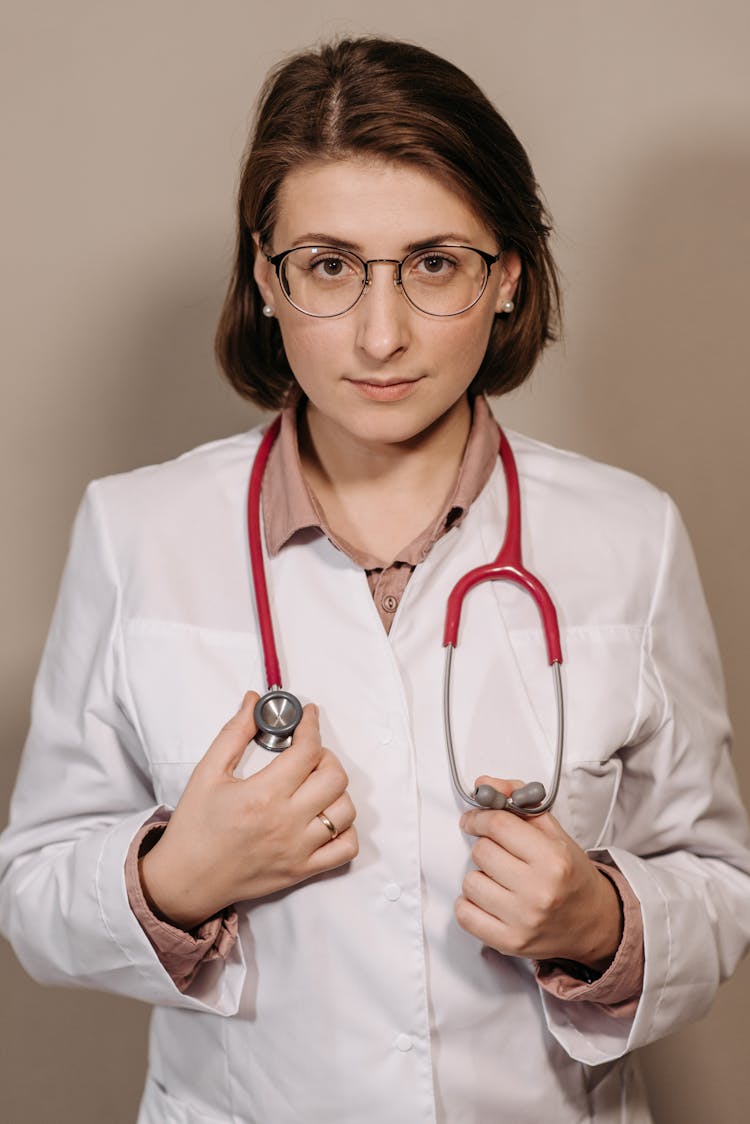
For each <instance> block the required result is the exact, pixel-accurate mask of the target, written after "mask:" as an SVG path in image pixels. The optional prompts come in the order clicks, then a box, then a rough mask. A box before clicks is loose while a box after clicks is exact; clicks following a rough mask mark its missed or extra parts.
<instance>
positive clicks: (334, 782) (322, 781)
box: [294, 749, 349, 817]
mask: <svg viewBox="0 0 750 1124" xmlns="http://www.w3.org/2000/svg"><path fill="white" fill-rule="evenodd" d="M348 784H349V778H348V776H347V775H346V770H345V769H344V767H343V765H342V764H341V762H340V761H339V759H338V758H337V757H336V756H335V755H334V754H333V753H331V751H330V750H329V749H324V750H323V756H322V758H321V760H320V762H319V763H318V765H317V767H316V768H315V769H313V771H312V772H311V773H310V774H309V776H307V777H305V779H304V781H302V783H301V784H300V786H299V788H298V789H297V791H296V793H295V794H294V799H295V801H296V802H297V803H298V805H299V807H300V808H301V809H302V810H304V812H305V813H306V814H307V815H308V816H309V817H312V816H314V815H315V814H316V813H317V812H319V811H320V809H321V808H326V807H327V806H328V805H329V804H332V803H333V802H334V800H338V798H339V797H340V796H341V794H342V793H344V792H346V787H347V785H348Z"/></svg>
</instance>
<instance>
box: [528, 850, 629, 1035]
mask: <svg viewBox="0 0 750 1124" xmlns="http://www.w3.org/2000/svg"><path fill="white" fill-rule="evenodd" d="M594 865H595V866H596V867H597V868H598V869H599V870H600V871H601V872H602V874H604V875H606V877H607V878H609V880H610V882H612V884H613V885H614V887H615V889H616V890H617V893H618V895H619V898H620V904H621V907H622V937H621V938H620V944H619V947H618V949H617V952H616V953H615V957H614V960H613V961H612V963H611V964H610V966H609V967H608V968H607V970H606V972H603V973H602V975H601V976H599V977H598V979H595V980H593V981H592V982H590V983H588V982H586V981H581V980H580V979H576V978H575V977H574V976H573V975H571V974H570V973H569V972H567V971H565V969H564V968H561V967H560V966H559V965H558V964H557V963H556V962H555V961H554V960H541V961H537V964H536V969H535V971H536V978H537V981H538V983H539V986H540V987H543V988H544V990H545V991H548V992H549V993H550V994H551V995H554V996H556V997H557V998H558V999H565V1000H568V1001H570V1002H581V1001H586V1002H588V1003H596V1004H597V1005H598V1006H599V1007H600V1008H601V1009H602V1010H603V1011H606V1012H607V1014H609V1015H612V1016H613V1017H614V1018H618V1019H626V1018H632V1016H633V1015H634V1014H635V1010H636V1007H637V1006H638V1000H639V999H640V996H641V989H642V987H643V967H644V953H643V918H642V916H641V907H640V903H639V902H638V898H637V897H636V896H635V894H634V893H633V890H632V889H631V887H630V883H629V882H628V880H627V878H625V876H624V875H623V874H622V873H621V872H620V871H619V870H618V869H617V867H614V866H605V865H604V864H603V863H598V862H597V863H595V864H594Z"/></svg>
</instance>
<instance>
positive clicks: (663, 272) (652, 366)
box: [573, 129, 750, 1124]
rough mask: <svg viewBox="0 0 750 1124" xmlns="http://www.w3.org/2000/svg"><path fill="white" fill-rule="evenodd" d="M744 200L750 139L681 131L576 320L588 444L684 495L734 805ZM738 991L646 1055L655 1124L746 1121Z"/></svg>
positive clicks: (744, 383)
mask: <svg viewBox="0 0 750 1124" xmlns="http://www.w3.org/2000/svg"><path fill="white" fill-rule="evenodd" d="M717 134H720V130H719V129H717ZM670 150H671V151H670ZM748 198H750V147H749V148H747V149H746V150H745V151H744V152H742V151H737V150H736V148H732V149H722V148H721V147H720V146H718V145H717V143H716V141H715V138H714V137H711V138H708V139H707V141H706V143H705V145H703V146H701V144H700V143H697V142H696V139H695V137H694V136H693V137H691V138H690V148H689V151H686V150H680V149H679V148H675V147H674V146H673V145H667V144H665V146H664V147H663V149H662V150H661V151H660V152H659V153H658V154H657V155H656V157H655V159H653V161H652V163H651V166H650V167H649V168H648V169H647V170H646V171H645V173H644V174H642V176H641V177H640V179H639V180H638V179H636V181H635V182H634V183H632V184H631V185H629V187H628V193H627V198H626V199H625V200H624V206H622V209H621V211H620V213H619V215H617V216H616V217H615V219H614V221H613V222H612V223H611V227H610V237H609V240H608V244H607V245H606V247H604V257H603V259H602V276H601V277H600V278H598V279H597V280H598V281H599V282H600V283H599V284H597V283H596V280H595V282H594V284H593V285H592V286H591V290H590V291H592V292H593V293H595V294H596V297H595V299H594V301H593V303H592V304H590V306H589V307H588V308H587V309H585V310H584V311H583V313H582V314H581V319H580V320H579V321H578V323H577V325H576V334H577V337H578V339H580V341H581V345H580V347H579V348H577V349H576V354H577V357H578V363H577V367H576V371H575V379H576V401H575V404H574V407H573V408H574V409H575V411H576V415H577V416H576V419H575V425H576V427H577V428H578V429H579V430H580V432H581V433H582V434H583V438H584V442H585V447H586V449H587V451H590V452H591V453H592V455H594V456H597V457H601V459H604V460H609V461H613V462H615V463H618V464H622V465H626V466H627V467H629V468H632V469H633V470H634V471H636V472H638V473H639V474H641V475H643V476H646V477H647V478H649V479H651V480H653V481H654V482H655V483H657V484H659V485H660V486H661V487H663V488H665V489H666V490H667V491H669V492H670V493H671V494H672V495H673V496H674V497H675V499H676V500H677V502H678V504H679V505H680V508H681V510H682V513H683V516H684V518H685V521H686V523H687V525H688V528H689V530H690V533H691V537H692V539H693V544H694V546H695V550H696V554H697V556H698V561H699V565H700V568H701V574H702V577H703V581H704V585H705V587H706V592H707V596H708V600H709V603H710V606H711V610H712V613H713V616H714V621H715V624H716V628H717V632H718V634H719V640H720V645H721V649H722V656H723V660H724V667H725V673H726V675H727V683H728V691H729V699H730V706H731V711H732V715H733V720H734V724H735V729H736V734H737V743H736V744H737V749H736V751H735V760H736V766H737V768H738V770H739V771H740V776H741V779H742V781H743V782H744V783H743V789H744V792H745V796H746V799H747V797H748V795H750V766H749V764H748V756H747V751H746V749H745V747H746V746H747V745H748V742H749V741H750V704H749V701H748V692H747V686H746V682H745V676H746V670H747V658H746V657H747V642H746V637H747V635H748V631H749V630H750V609H749V608H748V599H747V596H746V595H745V592H744V591H745V587H746V578H747V573H746V571H747V563H746V559H747V557H748V553H749V552H750V532H749V531H748V526H747V523H748V519H747V513H748V482H749V481H750V442H749V441H748V432H747V431H748V419H749V418H750V384H749V383H748V374H750V352H749V351H748V343H747V341H748V332H747V319H748V311H747V303H748V293H750V284H749V282H750V274H749V272H748V263H749V262H750V219H749V218H748V208H747V200H748ZM683 936H685V937H687V934H684V935H683ZM675 939H677V940H679V939H680V934H679V933H678V934H675ZM749 1001H750V965H749V964H748V963H747V962H745V963H744V964H743V965H742V967H741V969H740V972H739V974H738V976H737V977H736V978H735V980H734V982H733V983H731V984H730V985H728V987H727V988H726V990H722V992H721V994H720V997H719V1000H718V1002H717V1004H716V1006H715V1008H714V1009H713V1011H712V1012H711V1014H710V1015H709V1016H708V1017H707V1018H706V1019H704V1020H702V1021H701V1022H700V1023H698V1024H696V1025H694V1026H692V1027H690V1028H688V1029H687V1030H685V1031H683V1032H681V1033H680V1034H679V1035H677V1036H676V1037H674V1038H671V1039H668V1040H666V1041H665V1042H663V1043H659V1044H658V1045H655V1046H653V1047H651V1048H650V1049H649V1050H647V1051H645V1056H644V1062H645V1071H646V1075H647V1081H648V1085H649V1094H650V1097H651V1101H652V1106H653V1110H654V1115H655V1119H656V1120H657V1121H658V1122H659V1124H678V1122H679V1124H703V1122H705V1121H706V1120H721V1121H722V1124H744V1122H745V1121H747V1120H748V1119H749V1118H750V1116H749V1113H750V1072H749V1071H748V1067H747V1044H746V1012H747V1007H748V1002H749Z"/></svg>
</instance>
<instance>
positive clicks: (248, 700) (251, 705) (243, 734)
mask: <svg viewBox="0 0 750 1124" xmlns="http://www.w3.org/2000/svg"><path fill="white" fill-rule="evenodd" d="M259 698H260V695H259V694H258V693H257V691H248V692H247V693H246V694H245V697H244V698H243V700H242V703H241V705H240V709H239V710H238V711H237V713H236V714H233V715H232V717H231V718H230V719H229V721H228V722H227V723H225V725H224V726H222V728H221V730H219V733H218V734H217V735H216V737H215V738H214V740H213V741H212V742H211V745H210V746H209V747H208V749H207V751H206V753H205V755H204V757H203V760H202V761H201V765H202V766H204V767H206V768H209V769H212V770H215V771H216V772H221V773H232V772H233V771H234V769H235V768H236V766H237V765H238V764H239V762H240V758H241V757H242V755H243V753H244V752H245V750H246V749H247V747H248V744H249V743H250V742H251V741H252V740H253V738H254V737H255V734H256V732H257V729H258V728H257V726H256V725H255V718H254V717H253V711H254V710H255V704H256V703H257V701H258V699H259Z"/></svg>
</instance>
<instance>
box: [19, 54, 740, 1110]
mask: <svg viewBox="0 0 750 1124" xmlns="http://www.w3.org/2000/svg"><path fill="white" fill-rule="evenodd" d="M239 212H240V213H239V239H238V249H237V258H236V265H235V271H234V276H233V279H232V283H231V286H230V290H229V294H228V296H227V301H226V304H225V308H224V312H223V315H222V320H221V324H220V328H219V334H218V354H219V357H220V360H221V363H222V365H223V367H224V370H225V371H226V373H227V375H228V376H229V378H230V380H231V381H232V383H233V384H234V386H235V387H236V389H238V390H239V391H240V393H242V394H244V395H246V396H247V397H249V398H251V399H252V400H253V401H254V402H256V403H258V404H259V405H261V406H264V407H268V408H271V409H274V410H277V409H279V408H282V411H283V412H282V415H281V425H280V432H279V435H278V437H277V439H276V441H275V443H274V445H273V447H272V449H271V451H270V456H269V460H268V463H267V465H266V468H265V471H264V473H263V477H262V496H261V499H262V505H261V506H262V512H261V514H262V525H263V540H264V549H263V554H264V557H263V560H262V565H261V564H260V563H259V561H258V560H257V559H256V562H255V565H254V566H253V572H252V574H251V572H250V568H249V566H248V561H247V539H246V529H245V522H244V519H245V503H246V489H247V481H248V474H249V472H250V468H251V466H252V465H253V463H254V462H255V458H256V454H257V452H258V449H259V446H260V445H261V438H262V432H261V430H260V429H259V430H254V431H251V432H250V433H248V434H243V435H241V436H239V437H237V438H233V439H229V440H225V441H219V442H215V443H213V444H211V445H207V446H204V447H202V448H199V449H197V450H195V451H194V452H192V453H190V454H188V455H186V456H185V457H182V458H180V459H178V460H177V461H175V462H172V463H169V464H166V465H162V466H158V467H152V468H146V469H142V470H139V471H137V472H134V473H130V474H127V475H125V476H120V477H112V478H109V479H107V480H104V481H99V482H97V483H95V484H94V485H92V486H91V487H90V488H89V490H88V492H87V496H86V499H85V501H84V503H83V505H82V508H81V511H80V513H79V517H78V520H77V524H76V529H75V532H74V538H73V545H72V548H71V554H70V558H69V561H68V564H67V567H66V572H65V576H64V580H63V586H62V590H61V594H60V600H59V603H58V607H57V610H56V614H55V618H54V621H53V624H52V629H51V633H50V638H49V641H48V646H47V649H46V652H45V656H44V660H43V664H42V668H41V670H40V675H39V679H38V682H37V687H36V691H35V698H34V713H33V722H32V729H31V732H30V735H29V740H28V744H27V747H26V750H25V755H24V759H23V765H22V770H21V775H20V778H19V782H18V786H17V789H16V794H15V797H14V804H13V809H12V819H11V824H10V827H9V828H8V830H7V831H6V834H5V836H4V839H3V847H2V863H3V882H2V916H3V919H4V927H5V931H6V932H7V934H8V936H9V938H10V939H11V940H12V942H13V944H14V947H15V948H16V951H17V953H18V955H19V957H20V958H21V959H22V961H23V963H24V964H25V965H26V967H27V968H28V970H29V971H30V972H31V973H32V974H33V975H34V976H36V977H37V978H38V979H40V980H43V981H47V982H54V983H70V984H81V985H84V986H92V987H102V988H105V989H107V990H111V991H115V992H119V993H122V994H126V995H130V996H133V997H137V998H142V999H144V1000H146V1001H147V1002H150V1003H153V1004H154V1005H155V1006H156V1010H155V1012H154V1017H153V1023H152V1039H151V1051H150V1071H149V1077H148V1083H147V1087H146V1091H145V1094H144V1098H143V1102H142V1106H141V1113H140V1116H139V1120H140V1121H141V1122H142V1124H147V1122H156V1121H159V1122H162V1121H165V1120H174V1121H185V1122H188V1121H189V1122H198V1121H209V1122H210V1121H214V1122H219V1121H225V1122H228V1121H243V1122H244V1121H263V1122H264V1124H265V1122H268V1121H273V1122H274V1124H277V1122H280V1124H285V1122H293V1121H294V1122H296V1121H305V1122H309V1121H326V1122H328V1121H340V1122H342V1124H343V1122H347V1124H349V1122H357V1124H359V1122H372V1124H376V1122H377V1124H383V1122H386V1121H387V1122H388V1124H401V1122H403V1124H413V1122H414V1121H417V1120H422V1119H424V1120H436V1121H437V1120H440V1121H449V1122H451V1124H453V1122H455V1121H462V1122H463V1121H467V1122H469V1121H470V1122H477V1124H480V1122H481V1124H484V1122H489V1121H495V1120H498V1119H504V1120H512V1121H526V1120H528V1121H531V1120H534V1121H537V1120H538V1119H540V1118H541V1119H549V1118H552V1119H554V1120H555V1121H559V1122H567V1121H571V1122H573V1121H576V1122H577V1121H583V1120H589V1119H594V1120H597V1121H615V1120H617V1121H621V1120H624V1119H626V1120H628V1121H645V1120H648V1119H649V1117H648V1110H647V1107H646V1104H645V1101H644V1098H643V1093H642V1089H641V1086H640V1083H639V1081H638V1078H637V1073H636V1071H635V1070H634V1068H633V1066H632V1064H631V1061H630V1059H629V1057H628V1053H629V1051H631V1050H632V1049H633V1048H634V1047H636V1046H639V1045H642V1044H644V1043H645V1042H648V1041H650V1040H652V1039H654V1038H656V1037H658V1036H660V1035H662V1034H665V1033H667V1032H668V1031H670V1030H672V1029H674V1028H675V1027H677V1026H679V1025H681V1024H682V1023H684V1022H685V1021H686V1020H689V1019H691V1018H695V1017H698V1016H699V1015H701V1014H702V1013H703V1012H704V1011H705V1010H706V1009H707V1007H708V1005H709V1003H710V1001H711V998H712V996H713V994H714V992H715V989H716V986H717V984H718V982H719V980H720V979H722V978H724V977H725V976H727V975H728V974H729V973H730V972H731V971H732V969H733V967H734V966H735V964H736V963H737V961H738V959H739V957H740V956H741V955H742V954H743V952H744V951H745V948H746V944H747V937H748V933H749V932H750V893H749V886H750V883H749V880H748V875H749V874H750V851H749V848H748V829H747V822H746V819H745V816H744V813H743V811H742V808H741V805H740V803H739V799H738V796H737V793H736V787H735V783H734V780H733V775H732V771H731V765H730V763H729V758H728V752H727V739H728V726H727V720H726V715H725V708H724V701H723V691H722V684H721V675H720V671H719V668H718V658H717V654H716V650H715V644H714V640H713V634H712V630H711V626H710V622H709V620H708V617H707V613H706V608H705V604H704V601H703V598H702V594H701V591H700V586H699V582H698V578H697V574H696V570H695V565H694V561H693V558H692V554H691V551H690V547H689V544H688V542H687V538H686V535H685V532H684V529H683V528H682V525H681V523H680V520H679V517H678V515H677V513H676V511H675V509H674V507H673V505H672V504H671V502H670V501H669V500H668V499H667V498H666V497H665V496H664V495H663V494H661V493H659V492H657V491H656V490H655V489H653V488H652V487H650V486H649V485H647V484H645V483H644V482H642V481H640V480H638V479H636V478H635V477H632V476H630V475H629V474H627V473H623V472H621V471H618V470H615V469H612V468H608V467H606V466H602V465H596V464H593V463H591V462H589V461H586V460H584V459H583V458H579V457H576V456H573V455H570V454H566V453H561V452H559V451H557V450H554V449H550V448H548V447H546V446H543V445H540V444H539V443H537V442H533V441H529V440H527V439H525V438H521V437H519V436H516V435H513V436H511V438H510V439H508V438H507V437H505V436H503V437H502V438H500V436H499V434H498V430H497V427H496V425H495V423H494V421H493V420H492V417H491V415H490V413H489V409H488V406H487V403H486V400H485V397H484V395H486V394H496V395H497V394H502V393H504V392H505V391H507V390H509V389H511V388H512V387H515V386H518V385H519V384H520V383H521V382H522V381H523V380H524V379H525V378H526V377H527V376H528V375H529V373H530V371H531V370H532V368H533V366H534V363H535V361H536V359H537V358H538V356H539V353H540V351H541V350H542V348H543V347H544V345H545V344H546V343H547V341H548V340H550V339H551V338H552V337H553V333H554V325H555V317H556V310H557V281H556V274H555V268H554V264H553V262H552V259H551V257H550V253H549V249H548V235H549V228H548V224H547V221H546V216H545V213H544V209H543V207H542V205H541V203H540V200H539V196H538V192H537V189H536V185H535V182H534V178H533V173H532V171H531V168H530V166H529V163H528V160H527V158H526V156H525V153H524V152H523V149H522V148H521V146H520V144H519V143H518V141H517V139H516V138H515V137H514V135H513V134H512V132H511V131H510V129H509V128H508V126H507V125H506V124H505V122H504V121H503V120H502V119H501V118H500V117H499V116H498V114H497V113H496V111H495V110H494V109H493V108H492V106H491V105H489V103H488V102H487V100H486V99H485V98H484V96H483V95H482V94H481V92H480V91H479V90H478V89H477V87H476V86H475V85H474V84H473V83H472V82H471V81H470V80H469V79H468V78H467V77H466V76H465V75H463V74H462V73H461V72H460V71H458V70H456V69H455V68H454V67H453V66H451V65H450V64H449V63H447V62H445V61H444V60H441V59H439V58H437V57H436V56H434V55H432V54H430V53H429V52H426V51H423V50H421V49H419V48H416V47H411V46H408V45H406V44H402V43H393V42H384V41H381V40H373V39H364V40H354V41H344V42H340V43H338V44H336V45H333V46H329V47H325V48H323V49H322V50H321V51H320V52H309V53H305V54H303V55H301V56H299V57H297V58H295V59H292V60H291V61H290V62H287V63H285V64H284V65H283V66H281V67H280V68H279V69H278V70H277V71H276V72H275V73H274V74H273V75H272V76H271V78H270V79H269V81H268V83H267V85H266V88H265V90H264V92H263V95H262V98H261V104H260V109H259V113H258V120H257V126H256V131H255V135H254V138H253V140H252V143H251V145H250V148H249V151H248V155H247V158H246V162H245V167H244V172H243V177H242V182H241V186H240V200H239ZM263 428H264V427H263ZM499 447H500V449H501V452H503V451H504V453H505V455H506V456H507V452H508V449H510V450H511V452H512V453H513V455H514V457H515V462H516V463H517V466H518V472H519V476H520V487H521V502H522V512H523V532H524V546H525V561H526V564H527V565H528V567H529V569H531V570H532V571H533V572H534V573H535V574H536V575H537V576H538V577H539V578H540V579H541V581H543V582H544V583H545V585H548V586H549V589H550V591H551V593H552V596H553V597H554V600H555V604H556V607H557V613H558V616H559V620H560V625H561V638H562V646H563V653H564V660H565V662H564V664H563V681H564V694H565V700H566V704H567V705H566V711H565V713H566V725H567V748H566V758H565V764H564V768H563V773H562V778H561V783H560V787H559V792H558V795H557V800H556V803H555V805H554V813H550V812H547V813H542V814H539V815H534V814H533V813H534V811H535V808H534V807H531V808H527V809H526V813H525V814H515V815H513V814H511V813H510V811H508V810H507V809H505V810H503V809H501V808H500V807H499V805H501V804H502V803H503V800H502V799H501V798H496V799H495V800H494V803H495V805H496V806H495V807H477V806H475V805H474V804H471V805H467V804H466V803H464V802H463V801H462V800H461V799H460V798H459V796H458V795H457V793H456V791H455V789H454V787H453V785H452V779H451V771H450V768H449V763H448V759H447V757H446V754H445V751H444V749H443V739H444V730H443V716H442V708H441V696H442V685H441V684H442V674H443V652H442V638H443V623H444V619H445V605H446V601H447V599H448V596H449V594H450V593H451V590H452V589H453V588H454V586H455V584H456V582H457V581H458V580H459V579H460V578H461V576H462V575H463V574H465V573H466V572H467V571H470V570H472V569H473V568H474V567H476V566H478V565H479V564H481V563H483V562H486V561H489V560H491V559H492V558H494V557H495V555H496V554H497V552H498V549H499V547H500V545H501V543H502V541H503V538H504V535H505V530H506V525H507V524H508V516H509V503H510V501H509V499H508V495H509V493H508V491H507V487H506V485H507V480H508V474H509V472H511V470H510V469H509V467H508V465H507V463H506V462H505V460H504V461H503V465H501V463H500V460H499V458H498V448H499ZM264 448H265V446H264ZM250 506H251V510H254V505H253V504H251V505H250ZM262 572H265V574H266V576H267V579H268V590H269V596H270V614H271V619H272V624H273V632H274V635H275V638H276V644H277V646H278V649H279V651H278V655H279V659H280V666H281V675H282V676H283V682H284V685H285V686H288V687H289V689H290V690H291V691H293V692H294V694H295V695H296V696H299V698H300V699H301V700H302V701H303V702H304V703H305V704H306V705H305V707H304V713H303V715H302V720H301V722H300V723H299V725H298V726H297V727H296V729H295V730H294V732H293V734H292V737H291V746H290V747H289V748H287V749H284V750H283V752H280V753H275V752H272V751H270V750H268V749H266V748H263V747H262V746H259V745H258V744H257V743H256V742H255V741H254V738H255V735H256V733H257V724H256V717H257V716H258V712H257V709H256V703H257V700H258V692H262V691H263V690H264V685H265V684H266V682H268V683H269V685H271V684H273V683H278V682H279V679H280V677H277V676H276V675H275V674H272V675H271V676H270V679H269V680H266V677H265V674H264V660H263V651H262V645H261V643H260V636H259V624H258V621H259V620H260V618H261V616H262V609H261V610H258V613H257V615H256V608H255V603H254V600H253V596H252V591H253V582H255V583H257V582H258V581H259V580H260V577H261V573H262ZM248 687H252V688H253V689H254V690H253V691H249V692H247V693H246V691H247V688H248ZM240 698H242V704H241V706H240V708H239V710H237V709H236V708H237V701H238V700H239V699H240ZM451 701H452V728H453V733H454V737H455V741H456V754H457V769H458V773H459V774H460V776H459V778H458V780H459V782H460V783H461V784H470V785H473V784H474V782H475V780H476V784H477V785H481V784H484V785H487V786H491V787H492V788H493V789H494V790H495V791H496V793H500V794H501V795H502V796H505V797H508V796H509V795H510V794H511V793H513V792H516V793H517V790H518V789H519V788H520V787H521V786H522V785H523V784H524V783H525V782H528V781H535V780H538V779H539V780H543V781H544V783H546V784H548V783H549V780H548V778H549V777H550V776H551V774H552V773H553V771H554V765H553V758H554V746H555V741H556V737H557V733H556V718H555V702H554V696H553V690H552V684H551V683H550V672H549V667H548V665H547V661H546V660H545V650H544V644H543V638H542V630H541V628H540V624H539V617H538V614H537V609H536V607H535V606H534V604H533V603H532V601H531V599H529V598H528V597H525V596H522V594H521V593H519V592H518V591H517V590H515V589H514V588H511V587H509V586H508V585H507V584H505V583H503V584H499V585H498V584H493V585H482V586H480V587H478V588H476V589H475V590H474V591H473V592H472V594H471V596H470V597H469V598H468V599H467V600H466V602H465V604H464V608H463V614H462V619H461V624H460V637H459V644H458V649H457V655H456V659H455V667H454V670H453V680H452V686H451ZM234 711H236V713H234V716H233V717H231V718H229V720H228V721H227V718H228V716H229V715H231V714H232V713H233V712H234ZM217 730H218V731H219V732H218V734H217ZM513 778H518V779H513ZM518 800H519V797H518V796H516V801H518ZM537 808H538V805H537Z"/></svg>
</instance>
